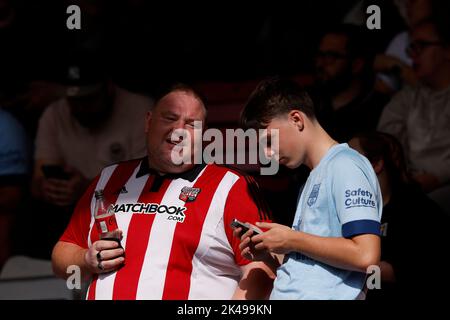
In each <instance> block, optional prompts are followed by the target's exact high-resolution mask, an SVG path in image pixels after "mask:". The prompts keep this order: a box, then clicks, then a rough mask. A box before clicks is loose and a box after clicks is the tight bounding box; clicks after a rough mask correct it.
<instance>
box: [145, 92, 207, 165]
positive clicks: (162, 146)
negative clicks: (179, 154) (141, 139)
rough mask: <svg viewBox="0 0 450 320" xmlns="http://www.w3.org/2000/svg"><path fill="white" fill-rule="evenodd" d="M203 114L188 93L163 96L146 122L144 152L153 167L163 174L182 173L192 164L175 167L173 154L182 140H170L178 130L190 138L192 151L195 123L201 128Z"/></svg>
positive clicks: (197, 102)
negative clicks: (145, 151) (146, 152)
mask: <svg viewBox="0 0 450 320" xmlns="http://www.w3.org/2000/svg"><path fill="white" fill-rule="evenodd" d="M205 118H206V111H205V108H204V106H203V104H202V103H201V102H200V101H199V100H198V99H197V98H196V97H195V96H194V95H192V94H191V93H189V92H185V91H173V92H171V93H169V94H167V95H166V96H165V97H163V98H162V99H161V100H160V101H159V103H158V104H157V105H155V106H154V108H153V110H152V111H151V112H149V113H148V116H147V123H146V133H147V151H148V156H149V159H150V163H151V165H152V166H153V168H154V169H155V170H157V171H159V172H162V173H181V172H184V171H186V170H189V169H190V168H192V167H193V164H185V163H182V164H179V165H177V164H175V163H174V161H173V160H172V151H173V149H174V147H175V146H176V145H178V144H179V143H181V141H182V138H176V139H175V140H173V139H172V134H173V132H174V131H175V130H177V129H184V130H186V131H187V133H188V134H189V135H190V142H191V150H194V122H195V121H201V122H202V123H203V125H204V121H205Z"/></svg>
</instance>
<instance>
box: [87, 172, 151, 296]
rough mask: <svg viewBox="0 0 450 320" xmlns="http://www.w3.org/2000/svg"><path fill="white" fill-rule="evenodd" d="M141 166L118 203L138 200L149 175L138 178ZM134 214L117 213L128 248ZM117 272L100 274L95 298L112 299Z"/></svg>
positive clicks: (123, 242)
mask: <svg viewBox="0 0 450 320" xmlns="http://www.w3.org/2000/svg"><path fill="white" fill-rule="evenodd" d="M139 168H140V166H137V167H136V169H135V170H134V172H133V174H132V175H131V177H130V179H128V181H127V183H126V184H125V188H126V189H127V190H128V193H121V194H120V195H119V197H118V198H117V201H116V204H117V205H119V206H120V205H121V204H124V203H125V204H126V203H133V202H138V200H139V197H140V195H141V193H142V191H143V189H144V186H145V184H146V182H147V179H148V176H147V175H145V176H142V177H140V178H138V179H136V174H137V172H138V171H139ZM132 217H133V215H132V214H118V215H116V219H117V225H118V226H119V229H120V230H122V231H123V238H122V240H121V244H122V247H123V248H124V249H126V243H127V232H128V226H129V225H130V221H131V218H132ZM116 275H117V272H113V273H106V274H101V275H99V277H98V279H97V286H96V290H95V299H96V300H112V297H113V291H114V281H115V279H116Z"/></svg>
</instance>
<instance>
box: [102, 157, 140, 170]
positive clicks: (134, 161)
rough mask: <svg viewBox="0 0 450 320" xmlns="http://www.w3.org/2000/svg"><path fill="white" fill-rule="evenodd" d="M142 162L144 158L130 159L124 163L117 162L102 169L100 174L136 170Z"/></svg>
mask: <svg viewBox="0 0 450 320" xmlns="http://www.w3.org/2000/svg"><path fill="white" fill-rule="evenodd" d="M143 160H144V158H136V159H130V160H125V161H119V162H115V163H112V164H110V165H108V166H106V167H104V168H103V169H102V171H101V173H104V172H107V171H112V170H113V171H116V169H126V168H137V166H138V165H140V163H141V162H142V161H143Z"/></svg>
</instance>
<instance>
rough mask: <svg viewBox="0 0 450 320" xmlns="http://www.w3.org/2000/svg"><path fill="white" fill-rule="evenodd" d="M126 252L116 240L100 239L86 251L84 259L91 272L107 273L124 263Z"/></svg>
mask: <svg viewBox="0 0 450 320" xmlns="http://www.w3.org/2000/svg"><path fill="white" fill-rule="evenodd" d="M124 253H125V252H124V250H123V248H120V247H119V243H117V242H116V241H109V240H108V241H107V240H99V241H96V242H94V243H93V245H92V246H91V247H90V248H89V250H87V251H86V254H85V256H84V260H85V262H86V265H87V266H88V269H89V271H90V272H91V273H94V274H95V273H97V274H98V273H107V272H111V271H115V270H117V269H119V268H120V267H121V266H122V265H123V264H124V262H125V257H124V256H123V255H124Z"/></svg>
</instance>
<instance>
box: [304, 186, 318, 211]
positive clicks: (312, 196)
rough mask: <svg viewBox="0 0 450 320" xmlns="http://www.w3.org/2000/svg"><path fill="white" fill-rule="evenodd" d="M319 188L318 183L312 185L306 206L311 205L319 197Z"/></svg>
mask: <svg viewBox="0 0 450 320" xmlns="http://www.w3.org/2000/svg"><path fill="white" fill-rule="evenodd" d="M319 189H320V183H319V184H315V185H314V186H313V189H312V191H311V194H310V195H309V198H308V202H307V203H308V206H310V207H311V206H312V205H313V204H314V203H316V201H317V198H318V197H319Z"/></svg>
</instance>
